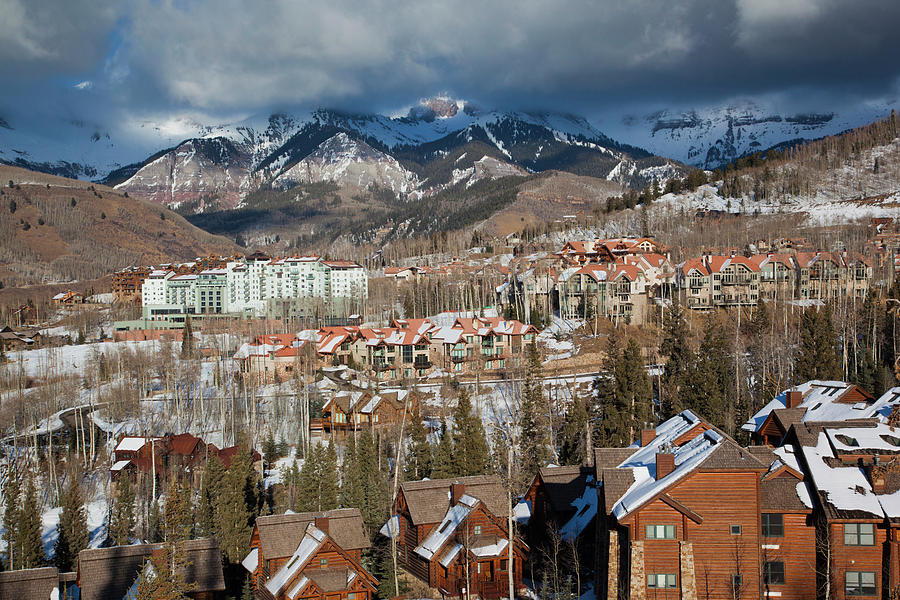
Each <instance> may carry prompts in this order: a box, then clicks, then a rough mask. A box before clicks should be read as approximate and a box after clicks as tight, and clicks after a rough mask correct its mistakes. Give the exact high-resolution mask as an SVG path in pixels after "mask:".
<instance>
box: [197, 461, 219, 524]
mask: <svg viewBox="0 0 900 600" xmlns="http://www.w3.org/2000/svg"><path fill="white" fill-rule="evenodd" d="M224 478H225V467H223V466H222V461H221V460H219V457H218V456H216V455H211V456H210V457H209V458H207V459H206V466H205V467H204V468H203V483H202V484H201V485H200V494H199V498H198V499H197V527H198V529H199V533H200V535H202V536H204V537H216V534H217V533H218V531H219V527H218V515H217V507H218V504H219V498H220V496H221V494H222V481H223V479H224Z"/></svg>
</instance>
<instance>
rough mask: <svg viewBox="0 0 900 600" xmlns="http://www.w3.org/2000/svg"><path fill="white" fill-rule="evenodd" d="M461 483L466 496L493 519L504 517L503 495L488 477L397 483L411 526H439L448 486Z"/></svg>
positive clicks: (446, 501) (493, 479) (447, 500)
mask: <svg viewBox="0 0 900 600" xmlns="http://www.w3.org/2000/svg"><path fill="white" fill-rule="evenodd" d="M453 483H463V484H465V486H466V494H468V495H469V496H472V497H473V498H477V499H478V500H481V501H482V502H483V503H484V505H485V506H486V507H487V508H488V510H490V511H491V512H492V513H493V514H494V515H495V516H497V517H506V515H507V505H506V492H505V491H504V490H503V486H502V485H500V480H499V479H497V478H496V477H494V476H492V475H473V476H469V477H457V478H455V479H427V480H425V481H407V482H406V483H401V484H400V490H401V491H402V492H403V497H404V498H406V504H407V506H409V514H410V516H411V517H412V521H413V524H414V525H420V524H422V523H439V522H440V521H441V519H443V518H444V515H445V514H447V509H448V508H450V485H451V484H453Z"/></svg>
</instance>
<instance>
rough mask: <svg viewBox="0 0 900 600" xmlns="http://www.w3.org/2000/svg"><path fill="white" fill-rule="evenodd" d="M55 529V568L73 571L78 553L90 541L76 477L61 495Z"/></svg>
mask: <svg viewBox="0 0 900 600" xmlns="http://www.w3.org/2000/svg"><path fill="white" fill-rule="evenodd" d="M56 531H57V538H56V546H55V554H54V556H55V561H54V562H55V564H56V568H57V569H59V570H60V571H63V572H69V571H73V570H75V567H76V565H77V564H78V553H79V552H81V551H82V550H84V549H85V548H87V547H88V542H89V541H90V538H89V536H88V529H87V515H86V514H85V510H84V501H83V500H82V498H81V488H80V486H79V485H78V479H77V477H74V476H73V477H72V479H71V481H70V482H69V487H68V488H67V489H66V493H65V494H64V495H63V502H62V513H61V514H60V516H59V524H58V525H57V527H56Z"/></svg>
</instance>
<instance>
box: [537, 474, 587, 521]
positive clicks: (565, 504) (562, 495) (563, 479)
mask: <svg viewBox="0 0 900 600" xmlns="http://www.w3.org/2000/svg"><path fill="white" fill-rule="evenodd" d="M589 475H592V473H591V469H588V468H586V467H582V466H579V465H575V466H570V467H542V468H541V469H539V471H538V477H540V481H542V482H543V488H544V493H545V494H546V495H547V500H548V501H549V502H550V506H551V508H552V509H553V511H554V512H556V513H557V514H565V513H567V512H570V511H572V510H573V506H572V501H573V500H575V499H576V498H579V497H581V495H582V494H583V493H584V488H585V482H586V480H587V477H588V476H589Z"/></svg>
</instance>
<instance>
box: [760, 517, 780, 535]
mask: <svg viewBox="0 0 900 600" xmlns="http://www.w3.org/2000/svg"><path fill="white" fill-rule="evenodd" d="M762 534H763V537H784V515H782V514H780V513H763V514H762Z"/></svg>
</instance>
